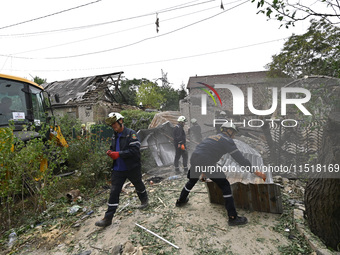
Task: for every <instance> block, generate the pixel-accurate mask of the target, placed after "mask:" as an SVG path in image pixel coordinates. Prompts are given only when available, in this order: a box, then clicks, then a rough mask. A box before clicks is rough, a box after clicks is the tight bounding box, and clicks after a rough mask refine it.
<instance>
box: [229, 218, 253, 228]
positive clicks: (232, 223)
mask: <svg viewBox="0 0 340 255" xmlns="http://www.w3.org/2000/svg"><path fill="white" fill-rule="evenodd" d="M247 223H248V220H247V218H246V217H242V216H229V222H228V224H229V226H238V225H245V224H247Z"/></svg>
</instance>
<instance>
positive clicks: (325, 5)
mask: <svg viewBox="0 0 340 255" xmlns="http://www.w3.org/2000/svg"><path fill="white" fill-rule="evenodd" d="M251 2H252V3H254V2H255V3H257V9H259V11H258V13H262V14H264V15H266V16H267V17H268V18H272V17H273V15H274V18H275V19H276V20H278V21H280V22H281V26H282V25H285V26H286V28H288V27H289V26H294V24H295V22H299V21H302V20H307V19H309V18H321V19H324V20H326V21H327V23H329V24H336V23H339V22H340V15H339V13H340V3H339V1H334V0H316V1H310V0H300V1H292V0H269V1H265V0H251Z"/></svg>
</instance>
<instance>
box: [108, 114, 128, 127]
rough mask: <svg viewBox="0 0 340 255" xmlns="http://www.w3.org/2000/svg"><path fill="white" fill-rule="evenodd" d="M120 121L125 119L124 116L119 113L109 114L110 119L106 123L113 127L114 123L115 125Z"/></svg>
mask: <svg viewBox="0 0 340 255" xmlns="http://www.w3.org/2000/svg"><path fill="white" fill-rule="evenodd" d="M120 119H124V116H123V115H121V114H120V113H118V112H111V113H109V117H107V118H106V119H105V123H106V124H107V125H109V126H111V125H112V124H113V123H115V122H116V121H118V120H120Z"/></svg>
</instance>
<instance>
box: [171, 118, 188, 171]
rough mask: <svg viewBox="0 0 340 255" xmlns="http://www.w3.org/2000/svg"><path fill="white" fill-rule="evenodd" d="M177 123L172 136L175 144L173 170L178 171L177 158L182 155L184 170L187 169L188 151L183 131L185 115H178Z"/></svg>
mask: <svg viewBox="0 0 340 255" xmlns="http://www.w3.org/2000/svg"><path fill="white" fill-rule="evenodd" d="M177 121H178V124H177V125H176V126H175V128H174V132H173V138H174V146H175V152H176V154H175V160H174V165H175V171H176V172H179V159H180V158H181V157H182V159H183V167H184V171H185V172H186V171H188V152H187V146H186V135H185V131H184V128H183V127H184V125H185V122H186V121H187V119H186V118H185V116H179V117H178V119H177Z"/></svg>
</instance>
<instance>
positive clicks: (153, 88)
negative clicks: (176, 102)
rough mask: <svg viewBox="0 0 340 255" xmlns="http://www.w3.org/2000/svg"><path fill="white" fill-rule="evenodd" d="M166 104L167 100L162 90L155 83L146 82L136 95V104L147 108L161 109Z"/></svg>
mask: <svg viewBox="0 0 340 255" xmlns="http://www.w3.org/2000/svg"><path fill="white" fill-rule="evenodd" d="M164 102H165V98H164V96H163V94H162V92H161V88H160V87H158V86H157V85H156V84H155V83H152V82H150V81H149V82H144V83H142V84H141V85H140V86H139V88H138V92H137V95H136V103H137V104H138V105H139V103H142V104H143V106H145V107H150V108H154V109H159V108H160V106H161V105H162V104H163V103H164Z"/></svg>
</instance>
